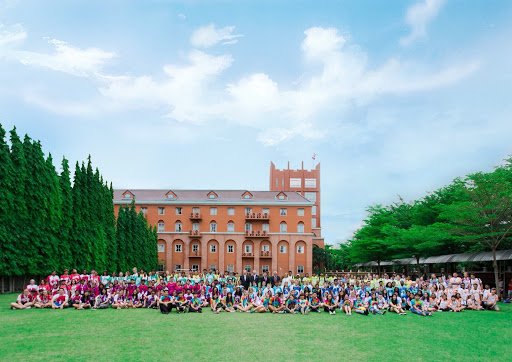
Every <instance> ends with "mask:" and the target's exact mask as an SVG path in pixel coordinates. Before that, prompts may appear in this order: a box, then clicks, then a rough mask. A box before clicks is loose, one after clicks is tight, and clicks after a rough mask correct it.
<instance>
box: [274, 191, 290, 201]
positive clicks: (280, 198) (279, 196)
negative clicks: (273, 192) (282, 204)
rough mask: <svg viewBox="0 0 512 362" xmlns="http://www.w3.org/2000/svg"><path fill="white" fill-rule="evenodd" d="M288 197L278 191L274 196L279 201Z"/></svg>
mask: <svg viewBox="0 0 512 362" xmlns="http://www.w3.org/2000/svg"><path fill="white" fill-rule="evenodd" d="M287 198H288V196H286V194H285V193H284V192H280V193H278V194H277V196H276V199H278V200H279V201H284V200H286V199H287Z"/></svg>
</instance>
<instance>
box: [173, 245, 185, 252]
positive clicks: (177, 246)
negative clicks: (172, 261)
mask: <svg viewBox="0 0 512 362" xmlns="http://www.w3.org/2000/svg"><path fill="white" fill-rule="evenodd" d="M182 250H183V248H182V247H181V244H175V245H174V252H175V253H181V252H182Z"/></svg>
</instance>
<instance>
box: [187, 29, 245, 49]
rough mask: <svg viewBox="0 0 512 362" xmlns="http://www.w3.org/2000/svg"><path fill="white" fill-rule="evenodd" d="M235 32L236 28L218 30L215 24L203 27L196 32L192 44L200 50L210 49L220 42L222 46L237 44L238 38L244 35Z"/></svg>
mask: <svg viewBox="0 0 512 362" xmlns="http://www.w3.org/2000/svg"><path fill="white" fill-rule="evenodd" d="M234 30H235V27H234V26H225V27H224V28H217V27H216V26H215V24H210V25H206V26H202V27H200V28H199V29H197V30H196V31H194V33H193V34H192V37H191V38H190V43H191V44H192V45H193V46H194V47H198V48H209V47H212V46H214V45H216V44H218V43H220V42H222V45H228V44H235V43H237V42H238V39H237V38H239V37H242V36H243V35H239V34H238V35H235V34H233V31H234Z"/></svg>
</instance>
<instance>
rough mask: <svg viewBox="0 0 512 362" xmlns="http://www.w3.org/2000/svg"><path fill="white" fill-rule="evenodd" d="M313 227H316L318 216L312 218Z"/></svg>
mask: <svg viewBox="0 0 512 362" xmlns="http://www.w3.org/2000/svg"><path fill="white" fill-rule="evenodd" d="M311 227H312V228H316V217H313V218H311Z"/></svg>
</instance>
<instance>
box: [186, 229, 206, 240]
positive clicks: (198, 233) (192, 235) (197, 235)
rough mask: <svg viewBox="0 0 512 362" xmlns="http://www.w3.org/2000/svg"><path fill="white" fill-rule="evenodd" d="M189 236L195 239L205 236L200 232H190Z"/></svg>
mask: <svg viewBox="0 0 512 362" xmlns="http://www.w3.org/2000/svg"><path fill="white" fill-rule="evenodd" d="M188 236H190V237H193V238H200V237H201V236H203V235H201V232H200V231H199V230H190V231H189V232H188Z"/></svg>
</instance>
